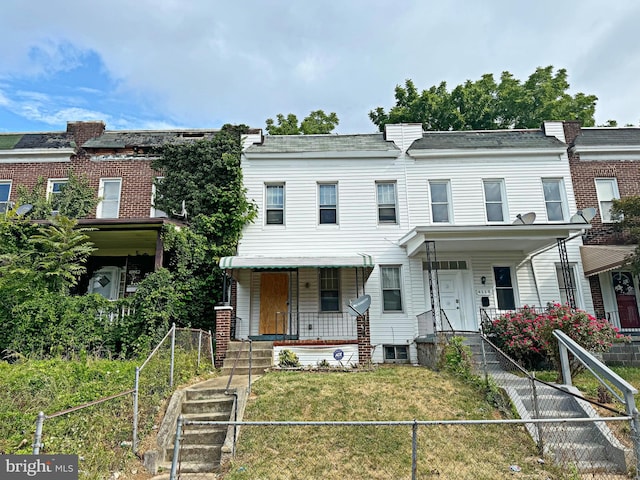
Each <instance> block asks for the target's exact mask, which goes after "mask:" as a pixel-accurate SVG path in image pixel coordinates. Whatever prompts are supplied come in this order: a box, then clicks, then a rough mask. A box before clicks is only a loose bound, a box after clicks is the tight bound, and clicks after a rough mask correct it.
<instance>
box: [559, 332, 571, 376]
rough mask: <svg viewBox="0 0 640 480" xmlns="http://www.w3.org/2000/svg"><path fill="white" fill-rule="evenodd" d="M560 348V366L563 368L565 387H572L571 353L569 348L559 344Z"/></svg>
mask: <svg viewBox="0 0 640 480" xmlns="http://www.w3.org/2000/svg"><path fill="white" fill-rule="evenodd" d="M558 347H559V348H560V365H561V366H562V381H563V382H564V384H565V385H571V366H570V364H569V353H568V351H567V346H566V345H564V344H563V343H562V342H558Z"/></svg>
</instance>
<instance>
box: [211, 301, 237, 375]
mask: <svg viewBox="0 0 640 480" xmlns="http://www.w3.org/2000/svg"><path fill="white" fill-rule="evenodd" d="M214 310H215V312H216V356H215V360H214V363H215V366H216V368H220V367H222V363H223V362H224V359H225V357H226V356H227V347H228V346H229V340H230V339H231V314H232V313H233V307H230V306H227V305H223V306H220V307H214Z"/></svg>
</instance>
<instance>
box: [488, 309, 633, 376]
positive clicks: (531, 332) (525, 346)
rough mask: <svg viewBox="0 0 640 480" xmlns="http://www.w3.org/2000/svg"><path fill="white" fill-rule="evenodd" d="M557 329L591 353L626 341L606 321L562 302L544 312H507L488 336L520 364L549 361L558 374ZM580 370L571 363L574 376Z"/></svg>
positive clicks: (495, 322)
mask: <svg viewBox="0 0 640 480" xmlns="http://www.w3.org/2000/svg"><path fill="white" fill-rule="evenodd" d="M554 330H562V331H563V332H564V333H566V334H567V335H568V336H569V337H571V338H572V339H573V340H575V341H576V342H578V343H579V344H580V345H581V346H582V347H584V348H585V349H586V350H588V351H590V352H592V353H600V352H606V351H607V350H608V349H609V348H610V347H611V345H613V343H614V342H620V341H625V340H626V339H627V338H626V337H624V336H623V335H621V334H620V333H618V329H617V328H615V327H613V326H612V325H611V324H610V323H609V322H608V321H607V320H604V319H597V318H596V317H594V316H593V315H590V314H588V313H586V312H584V311H582V310H572V309H571V307H569V306H568V305H560V304H559V303H556V304H549V305H548V306H547V308H546V309H545V310H539V309H538V310H536V309H535V308H532V307H528V306H525V307H523V308H522V309H520V310H519V311H517V312H507V313H505V314H503V315H500V316H499V317H498V318H496V319H494V320H493V321H492V322H491V323H490V324H489V325H488V328H487V329H486V330H485V333H488V334H493V336H495V340H496V343H497V345H498V346H499V347H500V348H501V349H502V350H504V351H505V353H507V354H509V355H510V356H512V357H513V358H515V359H516V360H518V361H520V362H521V363H524V364H526V365H527V366H532V365H535V364H536V363H538V362H539V361H540V360H544V359H547V360H550V361H551V362H552V363H553V365H554V367H555V368H556V369H557V370H558V372H559V371H560V352H559V349H558V341H557V340H556V338H555V337H554V336H553V331H554ZM579 369H580V366H579V365H578V362H572V365H571V370H572V374H574V373H576V372H577V371H578V370H579Z"/></svg>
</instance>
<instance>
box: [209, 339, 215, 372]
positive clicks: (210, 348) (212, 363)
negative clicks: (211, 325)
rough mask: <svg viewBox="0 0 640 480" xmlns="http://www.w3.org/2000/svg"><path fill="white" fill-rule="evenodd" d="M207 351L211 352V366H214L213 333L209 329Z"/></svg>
mask: <svg viewBox="0 0 640 480" xmlns="http://www.w3.org/2000/svg"><path fill="white" fill-rule="evenodd" d="M209 352H211V368H213V369H215V368H216V361H215V357H214V354H213V335H212V334H211V330H209Z"/></svg>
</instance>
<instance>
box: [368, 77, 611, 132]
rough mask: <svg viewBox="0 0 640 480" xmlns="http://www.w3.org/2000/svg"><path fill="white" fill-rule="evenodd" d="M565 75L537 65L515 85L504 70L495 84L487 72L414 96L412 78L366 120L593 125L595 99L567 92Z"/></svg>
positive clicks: (456, 126) (463, 125)
mask: <svg viewBox="0 0 640 480" xmlns="http://www.w3.org/2000/svg"><path fill="white" fill-rule="evenodd" d="M568 89H569V83H568V81H567V71H566V70H565V69H559V70H557V71H556V72H555V74H554V71H553V67H552V66H548V67H538V68H537V69H536V70H535V72H533V73H532V74H531V75H530V76H529V78H528V79H527V80H526V81H524V82H521V81H520V80H517V79H516V78H514V77H513V75H512V74H511V73H509V72H508V71H505V72H502V75H501V76H500V82H496V81H495V79H494V77H493V75H492V74H485V75H483V76H482V77H481V78H480V79H479V80H476V81H471V80H467V81H466V82H465V83H464V84H461V85H458V86H456V87H455V88H454V89H453V90H452V91H451V92H449V91H448V90H447V84H446V82H441V83H440V84H439V85H438V86H435V85H434V86H432V87H430V88H429V89H426V90H423V91H422V92H419V91H418V89H417V88H416V86H415V84H414V83H413V81H412V80H409V79H408V80H406V81H405V85H404V87H403V86H400V85H397V86H396V89H395V99H396V104H395V105H394V106H393V107H391V108H390V109H389V111H386V110H385V109H384V108H383V107H378V108H376V109H375V110H371V111H370V112H369V118H370V119H371V121H372V122H373V123H374V124H375V125H376V126H377V127H378V128H379V129H380V131H383V130H384V126H385V125H386V124H389V123H422V126H423V128H424V129H425V130H488V129H505V128H538V127H540V125H542V123H543V122H544V121H545V120H578V121H580V122H581V123H582V125H583V126H593V125H594V124H595V121H594V114H595V105H596V101H597V100H598V99H597V97H596V96H595V95H585V94H584V93H577V94H575V95H573V96H571V95H570V94H569V93H567V90H568Z"/></svg>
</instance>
